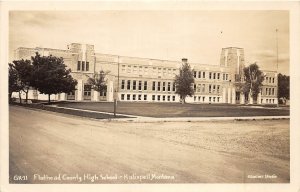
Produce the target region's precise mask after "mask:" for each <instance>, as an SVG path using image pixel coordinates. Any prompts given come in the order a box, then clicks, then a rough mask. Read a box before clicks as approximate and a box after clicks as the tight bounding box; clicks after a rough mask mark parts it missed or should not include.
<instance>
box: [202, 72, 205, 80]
mask: <svg viewBox="0 0 300 192" xmlns="http://www.w3.org/2000/svg"><path fill="white" fill-rule="evenodd" d="M202 76H203V78H204V79H205V71H203V75H202Z"/></svg>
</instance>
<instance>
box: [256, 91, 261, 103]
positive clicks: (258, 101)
mask: <svg viewBox="0 0 300 192" xmlns="http://www.w3.org/2000/svg"><path fill="white" fill-rule="evenodd" d="M257 104H261V93H258V95H257Z"/></svg>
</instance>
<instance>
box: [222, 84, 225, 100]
mask: <svg viewBox="0 0 300 192" xmlns="http://www.w3.org/2000/svg"><path fill="white" fill-rule="evenodd" d="M222 102H223V103H226V88H225V87H223V97H222Z"/></svg>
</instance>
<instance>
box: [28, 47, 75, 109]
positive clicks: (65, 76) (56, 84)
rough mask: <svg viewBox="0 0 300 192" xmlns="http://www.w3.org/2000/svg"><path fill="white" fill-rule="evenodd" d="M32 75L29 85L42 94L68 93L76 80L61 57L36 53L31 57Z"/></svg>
mask: <svg viewBox="0 0 300 192" xmlns="http://www.w3.org/2000/svg"><path fill="white" fill-rule="evenodd" d="M31 59H32V65H33V76H32V81H31V85H32V86H33V87H35V88H36V89H38V91H39V92H41V93H43V94H48V102H49V103H50V96H51V94H58V93H69V92H71V91H73V90H75V86H76V85H77V81H76V80H75V79H73V78H72V76H71V69H66V65H65V64H64V60H63V58H58V57H54V56H52V55H50V56H42V57H41V55H40V54H38V53H36V55H35V57H31Z"/></svg>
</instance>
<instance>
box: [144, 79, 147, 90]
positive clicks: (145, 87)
mask: <svg viewBox="0 0 300 192" xmlns="http://www.w3.org/2000/svg"><path fill="white" fill-rule="evenodd" d="M144 90H145V91H146V90H147V81H144Z"/></svg>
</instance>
